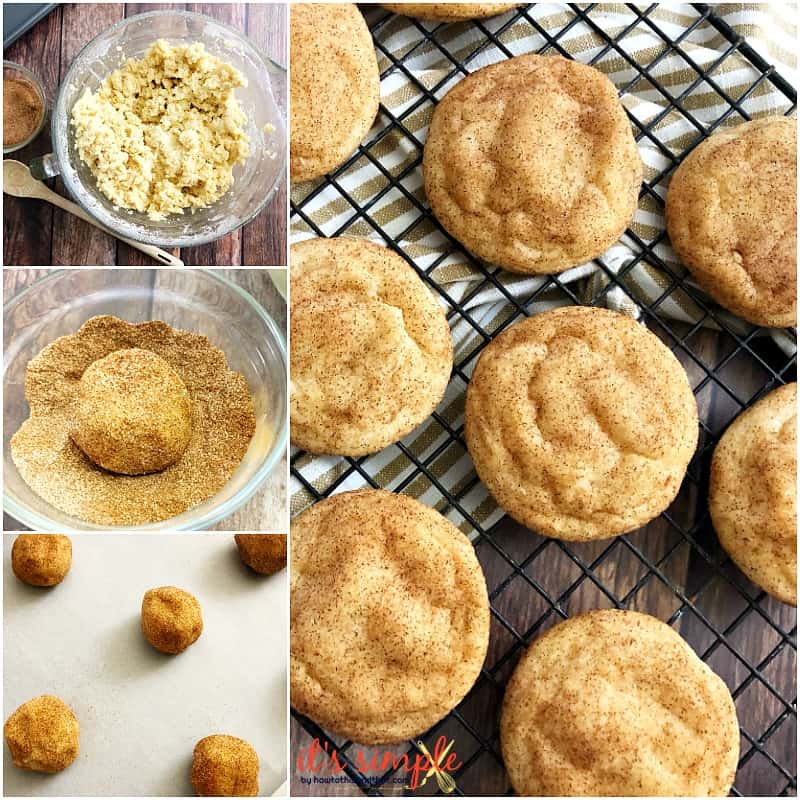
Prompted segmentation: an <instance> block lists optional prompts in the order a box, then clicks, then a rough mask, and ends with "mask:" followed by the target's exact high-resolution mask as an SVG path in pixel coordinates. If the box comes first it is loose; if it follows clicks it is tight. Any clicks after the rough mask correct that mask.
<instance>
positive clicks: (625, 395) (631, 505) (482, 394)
mask: <svg viewBox="0 0 800 800" xmlns="http://www.w3.org/2000/svg"><path fill="white" fill-rule="evenodd" d="M697 425H698V421H697V405H696V403H695V399H694V395H693V394H692V390H691V388H690V386H689V381H688V379H687V377H686V373H685V372H684V370H683V367H681V365H680V363H679V362H678V360H677V359H676V358H675V356H674V355H673V354H672V353H671V352H670V351H669V349H668V348H667V347H665V346H664V345H663V344H662V343H661V342H660V341H659V340H658V339H657V338H656V337H655V336H654V335H653V334H652V333H650V332H649V331H648V330H647V328H645V327H643V326H642V325H640V324H639V323H638V322H635V321H634V320H633V319H631V318H630V317H627V316H625V315H623V314H619V313H617V312H614V311H608V310H605V309H599V308H592V307H581V306H572V307H568V308H560V309H556V310H554V311H548V312H545V313H543V314H539V315H537V316H535V317H531V318H529V319H526V320H523V321H522V322H518V323H517V324H515V325H512V326H511V327H510V328H508V330H506V331H504V332H503V333H502V334H500V336H498V337H497V338H496V339H495V340H494V341H493V342H492V343H491V344H490V345H488V346H487V347H486V348H485V349H484V351H483V353H482V354H481V357H480V360H479V361H478V365H477V367H476V368H475V371H474V373H473V376H472V380H471V382H470V384H469V388H468V390H467V404H466V441H467V446H468V448H469V452H470V455H471V456H472V460H473V462H474V463H475V469H476V470H477V472H478V475H479V476H480V478H481V480H482V481H483V482H484V483H485V484H486V485H487V486H488V488H489V490H490V491H491V493H492V494H493V495H494V497H495V499H496V500H497V502H498V503H499V505H500V506H502V507H503V508H504V509H505V510H506V512H507V513H508V514H510V515H511V516H512V517H514V519H516V520H518V521H519V522H521V523H522V524H523V525H526V526H527V527H529V528H531V529H532V530H534V531H536V532H537V533H541V534H543V535H545V536H551V537H554V538H557V539H567V540H589V539H607V538H610V537H612V536H617V535H619V534H621V533H626V532H627V531H631V530H634V529H636V528H638V527H640V526H641V525H644V524H645V523H646V522H648V521H650V520H651V519H653V517H655V516H657V515H658V514H659V513H661V512H662V511H663V510H664V509H665V508H666V507H667V506H668V505H669V504H670V503H671V502H672V500H673V499H674V498H675V495H676V494H677V493H678V489H679V488H680V485H681V481H682V480H683V476H684V473H685V471H686V467H687V465H688V463H689V460H690V459H691V457H692V455H693V453H694V450H695V447H696V445H697V435H698V427H697Z"/></svg>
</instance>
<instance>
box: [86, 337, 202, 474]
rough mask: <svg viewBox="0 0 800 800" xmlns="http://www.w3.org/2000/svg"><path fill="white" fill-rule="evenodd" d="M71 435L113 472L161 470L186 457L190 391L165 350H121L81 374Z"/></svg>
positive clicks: (190, 415) (189, 426) (190, 434)
mask: <svg viewBox="0 0 800 800" xmlns="http://www.w3.org/2000/svg"><path fill="white" fill-rule="evenodd" d="M71 436H72V441H73V442H75V444H76V445H78V447H80V449H81V450H83V452H84V453H85V454H86V455H87V456H88V457H89V458H90V459H91V460H92V461H93V462H94V463H95V464H97V465H98V466H100V467H103V469H107V470H108V471H109V472H119V473H122V474H123V475H144V474H145V473H148V472H159V471H160V470H163V469H166V468H167V467H169V466H171V465H172V464H174V463H175V462H177V461H178V460H179V459H180V457H181V456H182V455H183V453H184V451H185V450H186V447H187V446H188V444H189V440H190V439H191V436H192V402H191V398H190V397H189V391H188V389H187V388H186V384H185V383H184V382H183V380H182V379H181V377H180V375H178V373H177V372H175V370H174V369H173V368H172V367H171V366H170V365H169V363H167V361H165V360H164V359H163V358H162V357H161V356H159V355H156V354H155V353H153V352H151V351H150V350H142V349H141V348H138V347H134V348H131V349H129V350H115V351H114V352H113V353H110V354H109V355H107V356H105V358H101V359H98V360H97V361H95V362H94V363H93V364H91V365H90V366H89V367H88V368H87V369H86V371H85V372H84V373H83V375H82V376H81V379H80V383H79V385H78V395H77V399H76V404H75V422H74V426H73V428H72V431H71Z"/></svg>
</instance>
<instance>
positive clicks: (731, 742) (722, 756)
mask: <svg viewBox="0 0 800 800" xmlns="http://www.w3.org/2000/svg"><path fill="white" fill-rule="evenodd" d="M500 740H501V744H502V750H503V761H504V762H505V765H506V769H507V770H508V774H509V777H510V778H511V783H512V784H513V786H514V789H515V790H516V793H517V794H518V795H521V796H523V797H525V796H540V795H546V796H552V797H575V796H601V797H602V796H613V797H631V796H652V797H667V796H677V797H717V796H727V794H728V792H729V790H730V788H731V786H732V785H733V780H734V776H735V774H736V764H737V760H738V757H739V726H738V724H737V721H736V709H735V708H734V704H733V700H732V698H731V695H730V692H729V691H728V689H727V687H726V686H725V684H724V683H723V682H722V680H721V679H720V678H719V677H718V676H717V675H715V674H714V672H712V670H711V669H709V667H708V666H706V665H705V664H704V663H703V662H702V661H701V660H700V659H699V658H698V657H697V655H696V654H695V653H694V651H693V650H692V649H691V648H690V647H689V645H688V644H687V643H686V642H685V641H684V640H683V639H682V638H681V637H680V636H679V635H678V634H677V633H676V632H675V631H674V630H672V628H670V627H669V626H668V625H665V624H664V623H663V622H661V621H659V620H657V619H656V618H655V617H651V616H648V615H646V614H639V613H637V612H634V611H617V610H612V611H592V612H590V613H588V614H582V615H580V616H577V617H572V618H571V619H568V620H566V621H565V622H562V623H560V624H558V625H556V626H555V627H554V628H551V629H550V630H549V631H547V633H545V634H544V635H542V636H540V637H538V638H537V639H536V640H535V641H534V642H533V644H532V645H531V646H530V647H529V648H528V650H527V651H526V652H525V654H524V655H523V656H522V658H521V659H520V662H519V664H518V665H517V668H516V670H515V671H514V674H513V675H512V676H511V680H510V681H509V683H508V687H507V689H506V694H505V698H504V700H503V712H502V717H501V722H500Z"/></svg>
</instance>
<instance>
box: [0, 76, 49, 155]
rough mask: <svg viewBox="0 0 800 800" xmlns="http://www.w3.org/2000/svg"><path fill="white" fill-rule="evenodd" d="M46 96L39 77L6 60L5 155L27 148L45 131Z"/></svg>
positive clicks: (4, 91) (4, 96)
mask: <svg viewBox="0 0 800 800" xmlns="http://www.w3.org/2000/svg"><path fill="white" fill-rule="evenodd" d="M46 119H47V97H46V96H45V93H44V86H42V82H41V81H40V80H39V78H37V77H36V75H34V74H33V73H32V72H31V71H30V70H29V69H27V68H26V67H23V66H22V65H21V64H15V63H14V62H13V61H3V155H8V154H9V153H14V152H16V151H17V150H21V149H22V148H23V147H27V146H28V145H29V144H30V143H31V142H32V141H33V140H34V139H35V138H36V137H37V136H38V135H39V134H40V133H41V132H42V129H43V128H44V124H45V121H46Z"/></svg>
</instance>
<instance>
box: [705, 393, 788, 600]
mask: <svg viewBox="0 0 800 800" xmlns="http://www.w3.org/2000/svg"><path fill="white" fill-rule="evenodd" d="M708 505H709V509H710V511H711V519H712V521H713V523H714V530H715V531H716V532H717V536H719V541H720V544H721V545H722V546H723V547H724V548H725V550H726V551H727V552H728V555H730V557H731V558H732V559H733V560H734V562H735V563H736V565H737V566H738V567H739V569H741V570H742V572H744V574H745V575H747V577H748V578H750V580H752V581H753V582H754V583H756V584H757V585H758V586H760V587H761V588H762V589H764V590H765V591H766V592H769V594H771V595H772V596H773V597H777V598H778V599H779V600H782V601H783V602H784V603H789V604H791V605H793V606H794V605H797V384H796V383H790V384H787V385H786V386H781V387H780V388H779V389H775V390H773V391H772V392H770V393H769V394H767V395H765V396H764V397H762V398H761V400H759V401H758V402H757V403H756V404H755V405H754V406H752V407H751V408H749V409H747V411H744V412H743V413H742V414H740V415H739V416H738V417H737V418H736V419H735V420H734V421H733V423H732V424H731V426H730V427H729V428H728V430H727V431H725V434H724V436H723V437H722V439H721V440H720V442H719V444H718V445H717V447H716V449H715V450H714V457H713V459H712V461H711V481H710V484H709V489H708Z"/></svg>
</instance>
